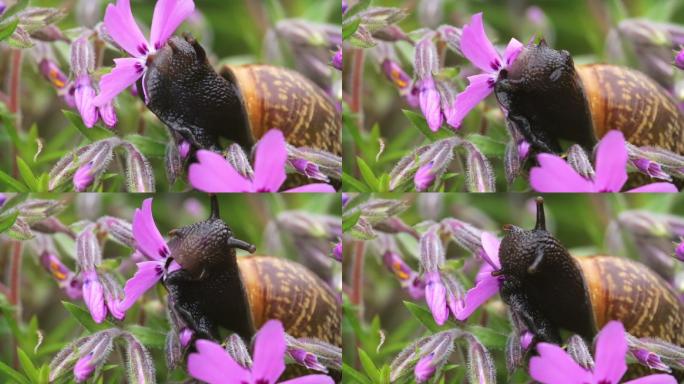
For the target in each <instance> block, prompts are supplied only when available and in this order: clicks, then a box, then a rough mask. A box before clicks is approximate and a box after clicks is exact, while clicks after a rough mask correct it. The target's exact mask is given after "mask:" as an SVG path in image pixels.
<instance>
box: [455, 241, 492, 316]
mask: <svg viewBox="0 0 684 384" xmlns="http://www.w3.org/2000/svg"><path fill="white" fill-rule="evenodd" d="M480 241H481V242H482V248H483V249H484V253H483V254H482V255H481V256H482V258H483V259H484V261H485V262H486V264H484V265H483V266H482V268H481V269H480V272H478V274H477V277H476V278H475V286H474V287H473V288H471V289H469V290H468V291H467V292H466V295H465V299H464V300H463V301H464V305H463V307H461V308H459V310H458V311H457V312H456V313H455V314H454V315H455V316H456V319H458V320H461V321H463V320H465V319H467V318H468V317H469V316H470V315H471V314H472V313H473V312H475V310H476V309H477V308H478V307H480V306H481V305H482V304H483V303H484V302H485V301H487V300H489V298H490V297H492V296H494V295H496V294H497V293H498V292H499V288H500V287H501V280H500V278H499V277H495V276H492V272H493V271H497V270H499V269H501V263H500V262H499V245H501V240H499V239H498V238H497V237H496V236H494V235H492V234H491V233H489V232H482V235H481V237H480Z"/></svg>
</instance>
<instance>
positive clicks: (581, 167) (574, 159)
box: [566, 144, 594, 180]
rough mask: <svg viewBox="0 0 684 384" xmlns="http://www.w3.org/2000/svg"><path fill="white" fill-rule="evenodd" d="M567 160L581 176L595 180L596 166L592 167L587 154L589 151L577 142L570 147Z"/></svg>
mask: <svg viewBox="0 0 684 384" xmlns="http://www.w3.org/2000/svg"><path fill="white" fill-rule="evenodd" d="M566 160H567V162H568V164H570V166H571V167H572V169H574V170H575V172H577V173H578V174H579V175H580V176H582V177H584V178H585V179H588V180H593V178H594V167H592V165H591V160H589V156H587V153H586V152H585V151H584V149H583V148H582V147H581V146H580V145H578V144H575V145H573V146H571V147H570V149H569V150H568V157H567V159H566Z"/></svg>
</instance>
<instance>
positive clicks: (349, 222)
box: [342, 209, 363, 232]
mask: <svg viewBox="0 0 684 384" xmlns="http://www.w3.org/2000/svg"><path fill="white" fill-rule="evenodd" d="M362 213H363V212H361V210H360V209H357V210H356V211H355V212H354V213H352V214H351V215H349V216H346V217H344V218H342V231H343V232H347V231H349V230H350V229H352V228H353V227H354V226H355V225H356V223H358V222H359V218H360V217H361V214H362Z"/></svg>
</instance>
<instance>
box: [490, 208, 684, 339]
mask: <svg viewBox="0 0 684 384" xmlns="http://www.w3.org/2000/svg"><path fill="white" fill-rule="evenodd" d="M504 230H505V232H506V235H505V236H504V238H503V240H502V241H501V247H500V251H499V258H500V260H501V270H500V271H497V272H494V273H495V274H497V275H501V276H503V283H502V287H501V297H502V299H503V301H504V302H505V303H506V304H507V305H508V306H509V307H510V309H511V310H512V311H513V312H514V313H515V314H516V315H518V316H519V317H520V319H522V321H523V322H524V323H525V325H526V326H527V327H528V329H529V331H530V332H532V333H533V334H534V335H535V336H536V338H537V339H538V340H540V341H546V342H551V343H555V344H560V343H561V337H560V329H565V330H568V331H570V332H572V333H576V334H578V335H580V336H582V337H583V338H584V339H585V340H591V339H592V338H593V336H594V335H595V334H596V332H597V330H598V329H601V328H602V327H603V325H605V324H606V323H607V322H608V321H610V320H619V321H621V322H622V324H623V325H624V327H625V330H626V331H627V332H629V333H630V334H632V335H633V336H635V337H650V338H658V339H661V340H664V341H667V342H670V343H673V344H676V345H679V346H684V304H682V302H681V301H680V300H679V298H678V296H677V294H676V293H675V292H674V291H673V289H672V288H671V287H670V286H669V285H668V283H666V282H665V281H664V280H663V279H662V278H660V277H659V276H658V275H657V274H656V273H655V272H653V271H652V270H650V269H649V268H648V267H646V266H645V265H643V264H640V263H638V262H635V261H631V260H628V259H625V258H621V257H616V256H590V257H573V256H571V255H570V253H569V252H568V251H567V249H565V247H564V246H563V245H562V244H561V243H560V242H559V241H558V240H557V239H556V238H554V237H553V236H552V235H551V234H550V233H549V232H547V231H546V225H545V219H544V202H543V199H542V198H541V197H539V198H537V223H536V225H535V228H534V229H532V230H524V229H522V228H519V227H516V226H513V225H506V226H505V227H504Z"/></svg>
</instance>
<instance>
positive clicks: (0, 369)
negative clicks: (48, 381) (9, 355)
mask: <svg viewBox="0 0 684 384" xmlns="http://www.w3.org/2000/svg"><path fill="white" fill-rule="evenodd" d="M0 375H4V376H7V377H9V378H10V379H12V380H14V381H16V382H17V383H19V384H30V382H29V381H28V380H27V379H26V378H25V377H24V375H22V374H21V373H19V372H17V371H15V370H14V369H12V367H10V366H9V365H7V364H5V363H3V362H2V361H0Z"/></svg>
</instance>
